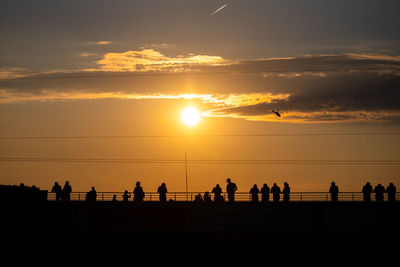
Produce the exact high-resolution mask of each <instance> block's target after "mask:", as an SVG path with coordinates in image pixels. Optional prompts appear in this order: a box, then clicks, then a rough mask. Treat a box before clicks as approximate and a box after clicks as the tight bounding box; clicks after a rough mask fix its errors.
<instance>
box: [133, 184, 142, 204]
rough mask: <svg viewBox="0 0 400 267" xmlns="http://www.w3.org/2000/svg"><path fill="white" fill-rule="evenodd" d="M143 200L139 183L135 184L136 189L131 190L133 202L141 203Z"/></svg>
mask: <svg viewBox="0 0 400 267" xmlns="http://www.w3.org/2000/svg"><path fill="white" fill-rule="evenodd" d="M143 199H144V191H143V188H142V187H141V186H140V182H136V187H135V189H134V190H133V202H136V203H142V202H143Z"/></svg>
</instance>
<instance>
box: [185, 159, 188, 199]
mask: <svg viewBox="0 0 400 267" xmlns="http://www.w3.org/2000/svg"><path fill="white" fill-rule="evenodd" d="M185 173H186V201H189V197H188V171H187V156H186V152H185Z"/></svg>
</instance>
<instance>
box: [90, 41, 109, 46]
mask: <svg viewBox="0 0 400 267" xmlns="http://www.w3.org/2000/svg"><path fill="white" fill-rule="evenodd" d="M94 43H95V44H97V45H109V44H111V43H112V42H111V41H97V42H94Z"/></svg>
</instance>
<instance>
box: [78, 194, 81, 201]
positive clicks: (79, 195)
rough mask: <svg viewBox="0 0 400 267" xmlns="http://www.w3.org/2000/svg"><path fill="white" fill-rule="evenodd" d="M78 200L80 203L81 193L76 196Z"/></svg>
mask: <svg viewBox="0 0 400 267" xmlns="http://www.w3.org/2000/svg"><path fill="white" fill-rule="evenodd" d="M78 200H79V201H81V193H79V194H78Z"/></svg>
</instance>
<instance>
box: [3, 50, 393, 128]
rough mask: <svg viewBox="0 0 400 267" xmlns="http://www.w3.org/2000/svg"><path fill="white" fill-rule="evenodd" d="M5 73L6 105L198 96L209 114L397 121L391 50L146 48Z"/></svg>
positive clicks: (285, 119)
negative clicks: (301, 52)
mask: <svg viewBox="0 0 400 267" xmlns="http://www.w3.org/2000/svg"><path fill="white" fill-rule="evenodd" d="M0 70H3V74H2V76H1V75H0V77H3V80H1V81H0V102H1V103H10V102H18V101H57V100H73V99H97V98H122V99H182V100H185V99H186V100H188V99H197V100H198V101H201V102H202V103H205V104H206V105H207V110H206V112H205V115H206V116H222V117H234V118H241V119H246V120H256V121H271V120H273V121H281V122H282V121H283V122H302V123H304V122H307V123H314V122H326V123H327V122H329V123H333V122H354V121H357V122H390V121H392V122H400V120H399V119H400V104H399V103H400V60H399V57H396V56H390V55H378V54H354V53H353V54H338V55H319V56H303V57H292V58H274V59H258V60H226V59H224V58H222V57H220V56H209V55H193V54H191V55H188V56H183V57H180V56H176V57H170V56H166V55H164V54H162V53H160V52H159V51H156V50H154V49H144V50H138V51H126V52H121V53H107V54H105V55H104V57H103V58H102V59H101V60H99V61H98V67H97V68H93V69H85V70H77V71H59V72H50V71H49V72H47V73H39V74H38V73H36V74H35V76H30V77H29V76H26V75H28V74H27V71H26V70H22V69H21V70H19V69H4V68H3V69H0ZM18 73H20V75H22V76H18ZM32 75H33V74H32ZM10 77H13V78H10ZM271 109H279V110H280V111H281V112H282V117H281V118H276V116H275V115H274V114H273V113H272V112H271Z"/></svg>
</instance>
